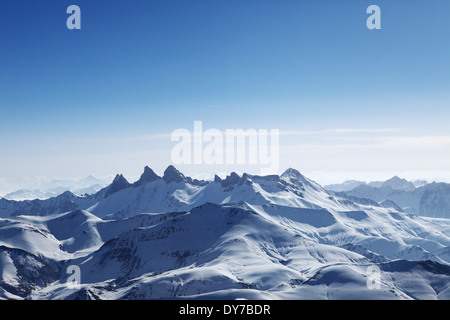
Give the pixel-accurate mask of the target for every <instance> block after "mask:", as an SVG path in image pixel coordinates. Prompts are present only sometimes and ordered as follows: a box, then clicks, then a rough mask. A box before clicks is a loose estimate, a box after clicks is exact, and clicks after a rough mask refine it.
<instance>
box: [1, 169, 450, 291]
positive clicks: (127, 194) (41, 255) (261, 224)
mask: <svg viewBox="0 0 450 320" xmlns="http://www.w3.org/2000/svg"><path fill="white" fill-rule="evenodd" d="M106 189H107V188H106ZM116 189H118V190H116ZM116 189H114V190H115V192H113V193H111V194H109V195H108V196H105V194H106V191H105V190H104V191H103V193H102V192H99V193H98V194H97V195H95V196H92V197H88V198H86V197H73V198H71V197H70V196H69V195H66V196H67V197H68V199H71V201H74V202H75V204H77V205H78V209H76V210H72V211H69V212H64V213H54V214H49V215H43V216H35V215H17V214H15V215H14V216H12V217H5V218H2V219H0V297H1V298H5V299H22V298H31V299H174V298H178V299H181V298H185V299H240V298H244V299H450V290H449V289H448V288H449V284H450V233H449V226H450V221H449V220H448V219H432V218H422V217H418V216H415V215H413V214H409V213H404V212H399V211H396V210H395V209H394V208H385V207H382V206H379V205H378V204H376V203H371V204H370V205H363V204H360V203H355V202H352V201H350V200H348V199H346V198H341V197H339V196H336V195H334V194H331V193H328V192H327V191H325V190H324V189H323V188H322V187H321V186H320V185H318V184H317V183H315V182H313V181H311V180H309V179H307V178H306V177H304V176H302V175H301V174H300V173H299V172H298V171H296V170H293V169H289V170H287V171H286V172H285V173H284V174H283V175H281V176H266V177H260V176H250V175H246V174H244V176H242V177H238V179H234V180H232V181H231V179H230V180H226V179H225V180H221V181H213V182H210V183H206V184H202V183H193V182H192V181H187V180H183V181H178V182H175V181H172V182H167V181H165V180H164V179H155V180H153V181H149V182H148V183H144V184H141V185H139V186H134V185H131V184H130V185H129V186H128V185H127V184H126V183H124V181H121V188H116ZM77 201H78V202H77ZM57 203H60V201H58V202H57ZM83 206H84V208H83ZM70 265H76V266H78V267H79V268H80V270H81V274H80V275H81V283H80V286H79V288H77V289H73V288H71V287H69V286H68V285H67V284H66V281H67V279H68V277H69V274H67V273H66V270H67V267H68V266H70ZM371 268H372V269H373V268H376V269H377V270H379V271H380V278H379V279H380V281H379V288H377V289H371V288H370V286H368V285H367V283H368V279H369V277H370V272H369V270H371ZM27 270H28V271H27ZM29 270H32V272H30V271H29ZM39 280H40V281H39Z"/></svg>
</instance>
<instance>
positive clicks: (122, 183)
mask: <svg viewBox="0 0 450 320" xmlns="http://www.w3.org/2000/svg"><path fill="white" fill-rule="evenodd" d="M130 185H131V184H130V183H129V182H128V181H127V179H125V177H124V176H123V175H121V174H118V175H116V177H115V178H114V180H113V182H112V183H111V184H110V185H109V187H108V189H107V190H106V193H105V197H107V196H109V195H111V194H113V193H115V192H117V191H120V190H122V189H125V188H128V187H129V186H130Z"/></svg>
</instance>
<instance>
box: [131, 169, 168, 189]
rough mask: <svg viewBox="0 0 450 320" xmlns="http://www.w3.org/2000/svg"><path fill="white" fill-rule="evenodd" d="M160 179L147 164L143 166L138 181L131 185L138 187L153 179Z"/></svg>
mask: <svg viewBox="0 0 450 320" xmlns="http://www.w3.org/2000/svg"><path fill="white" fill-rule="evenodd" d="M158 179H161V177H160V176H158V175H157V174H156V173H155V172H154V171H153V170H152V169H150V168H149V167H148V166H145V168H144V173H142V175H141V177H140V178H139V180H138V181H136V182H135V183H133V186H135V187H139V186H141V185H143V184H146V183H149V182H152V181H155V180H158Z"/></svg>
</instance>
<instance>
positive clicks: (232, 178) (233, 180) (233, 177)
mask: <svg viewBox="0 0 450 320" xmlns="http://www.w3.org/2000/svg"><path fill="white" fill-rule="evenodd" d="M240 180H241V177H239V175H238V174H237V173H236V172H232V173H230V175H229V176H227V177H226V178H225V179H224V180H222V181H221V184H222V186H223V187H228V186H231V185H233V184H237V183H239V181H240Z"/></svg>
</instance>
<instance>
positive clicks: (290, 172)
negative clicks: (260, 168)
mask: <svg viewBox="0 0 450 320" xmlns="http://www.w3.org/2000/svg"><path fill="white" fill-rule="evenodd" d="M281 177H298V178H303V175H302V174H301V173H300V171H298V170H296V169H293V168H289V169H287V170H286V171H285V172H283V174H282V175H281Z"/></svg>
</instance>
